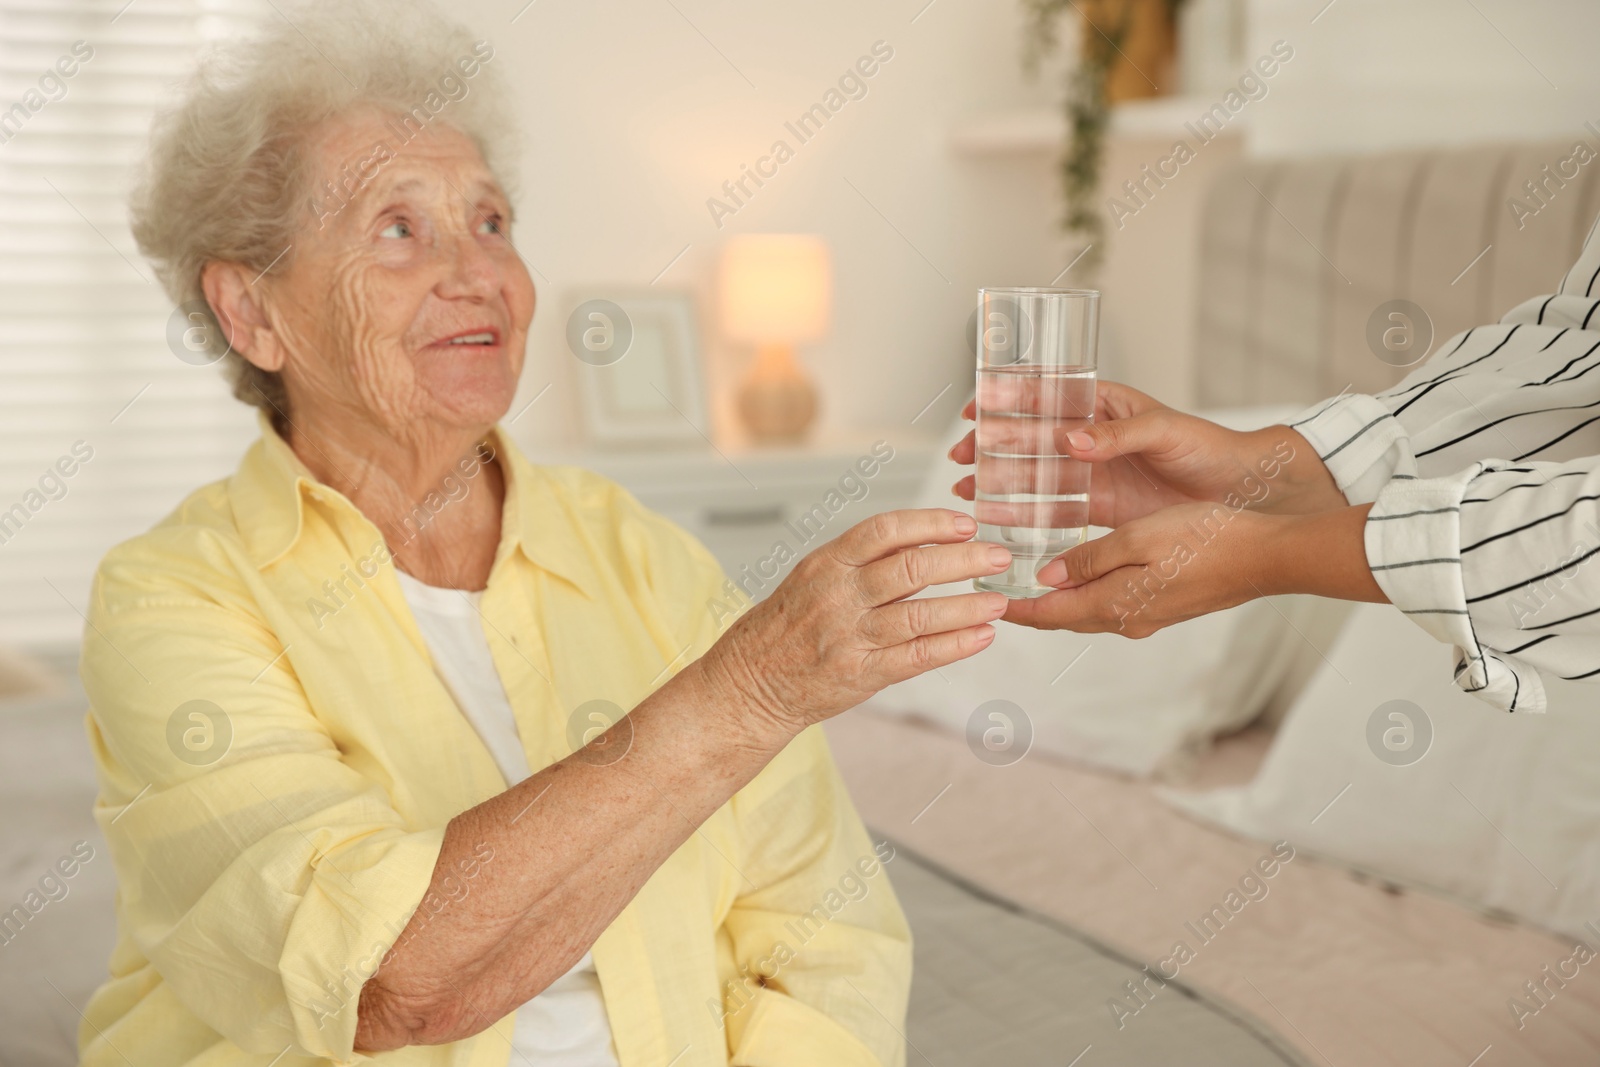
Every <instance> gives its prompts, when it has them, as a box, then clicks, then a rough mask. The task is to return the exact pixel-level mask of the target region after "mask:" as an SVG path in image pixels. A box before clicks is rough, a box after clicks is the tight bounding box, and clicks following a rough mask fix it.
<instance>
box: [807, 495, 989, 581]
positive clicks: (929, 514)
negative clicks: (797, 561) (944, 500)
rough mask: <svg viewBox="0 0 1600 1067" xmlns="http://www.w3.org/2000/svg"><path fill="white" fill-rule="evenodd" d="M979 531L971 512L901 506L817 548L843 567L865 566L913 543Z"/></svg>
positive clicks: (952, 538) (962, 538)
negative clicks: (899, 508)
mask: <svg viewBox="0 0 1600 1067" xmlns="http://www.w3.org/2000/svg"><path fill="white" fill-rule="evenodd" d="M977 532H978V524H977V522H976V521H975V520H974V519H973V517H972V516H971V515H968V514H966V513H965V512H962V511H953V510H951V509H949V508H904V509H901V510H898V511H884V512H880V513H879V514H877V515H874V516H872V517H871V518H870V519H865V520H863V521H861V522H858V523H856V524H855V525H854V526H852V527H850V529H848V530H846V531H845V532H844V533H842V534H840V535H839V536H838V537H836V538H834V539H833V540H832V541H829V542H828V543H827V544H826V545H823V546H822V547H821V548H819V549H818V550H817V554H819V555H822V554H825V555H827V556H828V557H830V558H832V559H833V560H834V561H835V562H837V563H841V564H843V565H844V566H846V567H864V566H866V565H867V564H869V563H871V562H873V561H874V560H879V559H883V558H884V557H885V556H890V555H893V554H894V553H896V552H899V551H900V550H901V549H905V548H911V547H914V546H916V545H930V544H946V543H949V542H952V541H965V540H966V539H967V538H969V537H971V536H972V535H973V534H975V533H977Z"/></svg>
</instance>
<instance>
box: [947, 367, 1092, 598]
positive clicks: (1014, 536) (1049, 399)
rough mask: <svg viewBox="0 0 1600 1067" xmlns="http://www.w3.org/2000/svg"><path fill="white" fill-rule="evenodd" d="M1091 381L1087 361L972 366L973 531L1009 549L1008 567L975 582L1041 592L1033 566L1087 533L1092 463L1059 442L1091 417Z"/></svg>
mask: <svg viewBox="0 0 1600 1067" xmlns="http://www.w3.org/2000/svg"><path fill="white" fill-rule="evenodd" d="M1094 383H1095V372H1094V370H1093V368H1087V367H1050V368H1041V367H1038V366H1024V367H990V368H984V369H982V370H980V371H978V430H977V459H978V462H977V467H976V470H975V472H974V476H975V479H976V482H977V491H976V493H975V494H974V500H973V508H974V517H975V518H976V519H977V520H978V539H979V540H982V541H992V542H994V543H996V544H1001V545H1005V546H1006V547H1007V548H1009V549H1010V550H1011V566H1010V568H1008V569H1007V570H1006V571H1004V572H1003V573H1001V574H996V575H993V576H991V577H988V578H978V579H975V580H974V583H973V584H974V585H976V586H977V587H978V588H979V589H985V590H992V591H995V592H999V593H1004V594H1005V595H1006V596H1009V597H1033V596H1038V595H1040V594H1041V593H1044V592H1047V591H1048V587H1046V586H1042V585H1040V584H1039V583H1038V582H1036V581H1034V577H1033V576H1034V574H1035V573H1037V571H1038V570H1039V568H1040V567H1042V566H1044V565H1045V564H1046V563H1048V562H1049V561H1050V560H1051V559H1052V558H1054V557H1055V556H1058V555H1060V554H1061V553H1062V552H1065V551H1066V550H1067V549H1069V548H1072V547H1073V546H1074V545H1078V544H1081V543H1082V542H1083V541H1084V539H1085V538H1086V537H1087V536H1088V526H1089V470H1090V465H1089V464H1087V463H1082V462H1079V461H1078V460H1075V459H1071V458H1069V457H1068V456H1066V455H1065V454H1064V450H1063V448H1062V447H1061V445H1062V439H1063V438H1064V437H1065V435H1066V434H1068V433H1070V432H1071V431H1073V430H1076V429H1081V428H1083V427H1085V426H1088V425H1089V424H1090V423H1091V422H1092V421H1093V420H1094Z"/></svg>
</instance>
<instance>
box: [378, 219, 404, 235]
mask: <svg viewBox="0 0 1600 1067" xmlns="http://www.w3.org/2000/svg"><path fill="white" fill-rule="evenodd" d="M378 236H379V237H410V236H411V224H410V223H407V222H398V221H396V222H391V223H389V225H387V226H385V227H384V228H383V231H382V232H381V233H379V234H378Z"/></svg>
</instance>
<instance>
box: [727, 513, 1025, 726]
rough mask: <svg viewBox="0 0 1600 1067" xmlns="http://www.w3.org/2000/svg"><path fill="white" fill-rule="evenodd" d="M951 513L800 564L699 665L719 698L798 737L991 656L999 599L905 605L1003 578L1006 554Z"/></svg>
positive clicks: (839, 541) (879, 528) (868, 531)
mask: <svg viewBox="0 0 1600 1067" xmlns="http://www.w3.org/2000/svg"><path fill="white" fill-rule="evenodd" d="M976 531H977V524H976V523H975V522H974V521H973V519H972V517H971V516H969V515H963V514H962V513H960V512H958V511H949V510H946V509H944V508H920V509H915V510H905V511H889V512H884V513H882V514H880V515H874V516H873V517H872V518H870V519H867V520H866V521H864V522H862V523H860V524H858V525H856V526H853V527H851V528H850V529H848V530H846V531H845V532H844V533H843V534H841V535H839V536H838V537H837V538H835V539H834V540H832V541H829V542H828V543H827V544H824V545H822V546H820V547H819V548H817V549H816V550H815V551H813V552H811V554H809V555H807V556H806V557H805V558H804V559H802V560H800V561H799V562H798V563H796V564H795V566H794V569H793V570H792V571H791V572H790V573H789V575H788V576H787V577H786V578H784V580H783V582H782V583H781V584H780V585H779V586H778V587H777V589H775V590H774V591H773V592H772V595H771V596H769V597H768V598H767V599H766V600H763V601H761V602H760V603H758V604H755V605H754V606H752V607H751V608H750V609H749V610H748V611H747V612H745V614H744V615H743V616H741V617H740V618H739V620H738V621H737V622H735V623H734V624H733V625H732V626H731V627H729V629H728V631H727V633H725V634H723V635H722V637H721V638H720V639H719V640H718V641H717V643H716V644H715V645H713V646H712V647H711V648H710V649H709V650H708V651H707V652H706V654H705V656H704V657H702V659H701V661H700V662H701V663H702V664H703V665H704V668H705V669H706V671H707V672H708V673H709V674H710V676H711V677H712V678H713V679H714V680H715V681H714V684H715V685H716V686H717V687H718V689H724V688H729V689H731V690H732V691H733V693H734V694H736V696H737V698H739V702H740V703H741V704H742V705H744V707H745V708H747V709H748V710H750V711H753V712H755V713H756V714H758V715H759V716H760V717H761V718H762V719H763V720H765V721H766V723H767V724H769V725H775V726H777V727H779V728H780V729H782V730H785V731H789V732H798V731H799V730H802V729H804V728H805V727H807V726H810V725H812V724H813V723H817V722H821V721H822V720H824V719H827V718H829V717H831V716H833V715H837V714H839V713H840V712H842V711H846V710H848V709H850V708H853V707H855V706H856V705H857V704H859V703H861V702H862V701H863V700H865V699H867V698H868V697H870V696H872V695H873V694H874V693H877V692H878V691H879V690H881V689H883V688H884V687H885V686H888V685H891V684H893V683H895V682H899V681H904V680H905V679H907V678H911V677H913V676H915V675H918V674H921V673H923V672H924V671H928V670H932V669H934V668H936V667H941V666H944V665H945V664H947V663H954V662H955V661H957V660H960V659H965V658H966V657H968V656H971V655H973V654H974V653H976V652H979V651H981V650H982V649H984V648H986V647H988V645H989V643H990V642H991V641H992V640H993V639H994V627H993V626H992V625H991V624H992V623H993V622H994V621H995V620H996V619H998V618H1000V616H1001V614H1002V613H1003V612H1004V611H1005V607H1006V598H1005V596H1003V595H1002V594H1000V593H990V592H972V593H962V594H959V595H955V596H941V597H924V598H919V599H909V598H911V597H912V596H913V594H915V593H918V592H920V591H922V590H923V589H926V588H927V587H929V586H932V585H941V584H944V583H946V582H959V581H965V580H969V579H972V578H979V577H984V576H987V575H992V574H998V573H1000V572H1001V571H1003V570H1005V569H1006V568H1007V567H1008V566H1010V563H1011V556H1010V553H1009V552H1007V551H1006V550H1005V549H1004V548H1002V547H1000V546H998V545H992V544H987V543H984V542H979V541H971V540H969V538H971V537H972V535H973V534H974V533H975V532H976Z"/></svg>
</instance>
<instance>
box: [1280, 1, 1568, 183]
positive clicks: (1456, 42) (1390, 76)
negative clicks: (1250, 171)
mask: <svg viewBox="0 0 1600 1067" xmlns="http://www.w3.org/2000/svg"><path fill="white" fill-rule="evenodd" d="M1326 2H1327V0H1252V2H1251V8H1250V41H1251V54H1252V55H1255V54H1259V53H1260V52H1262V51H1263V50H1265V48H1266V47H1267V46H1268V45H1270V44H1271V42H1272V41H1274V40H1276V39H1279V38H1282V39H1284V40H1287V41H1289V42H1290V43H1291V44H1293V46H1294V48H1295V53H1296V54H1295V61H1294V64H1293V67H1292V70H1288V71H1286V72H1285V74H1286V75H1288V76H1286V77H1285V78H1284V79H1283V84H1282V85H1280V86H1277V87H1276V89H1275V92H1276V94H1277V95H1276V98H1275V99H1273V100H1268V101H1265V102H1264V103H1265V104H1270V105H1271V106H1263V107H1262V108H1261V109H1260V113H1259V114H1257V115H1256V116H1255V117H1254V123H1253V125H1252V126H1251V148H1252V150H1253V151H1255V152H1257V153H1259V154H1262V155H1273V156H1277V155H1305V154H1315V153H1320V152H1329V151H1362V152H1364V151H1373V150H1377V149H1386V148H1405V147H1414V146H1420V145H1427V144H1432V145H1444V144H1464V143H1470V142H1474V141H1496V140H1503V141H1534V140H1541V139H1546V138H1558V137H1562V136H1566V135H1569V134H1570V135H1573V136H1577V134H1578V132H1579V130H1580V129H1581V127H1582V126H1583V124H1584V122H1586V121H1590V120H1595V121H1597V122H1600V63H1597V62H1596V61H1595V50H1596V48H1597V47H1600V4H1597V3H1595V2H1594V0H1403V2H1401V0H1335V2H1334V3H1333V4H1332V5H1331V6H1329V7H1328V8H1327V9H1326V10H1325V11H1322V13H1321V14H1320V16H1319V15H1318V12H1319V10H1321V9H1322V8H1323V5H1324V4H1325V3H1326ZM1313 18H1316V21H1315V22H1314V23H1313V22H1312V21H1311V20H1312V19H1313Z"/></svg>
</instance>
